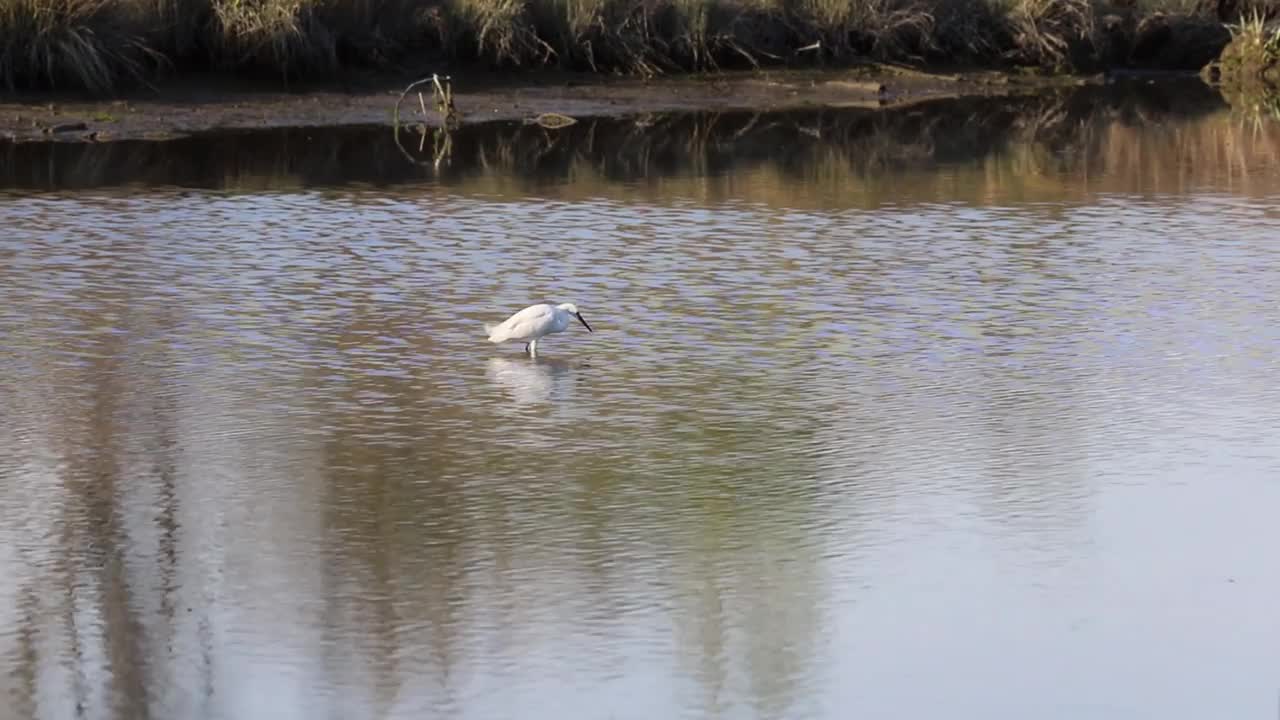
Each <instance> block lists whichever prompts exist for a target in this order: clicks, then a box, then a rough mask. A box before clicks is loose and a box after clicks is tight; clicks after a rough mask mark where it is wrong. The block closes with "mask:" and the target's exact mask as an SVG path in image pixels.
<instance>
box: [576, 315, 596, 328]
mask: <svg viewBox="0 0 1280 720" xmlns="http://www.w3.org/2000/svg"><path fill="white" fill-rule="evenodd" d="M574 315H575V316H577V318H578V322H580V323H582V327H584V328H586V329H587V332H595V330H592V329H591V326H590V325H588V324H587V321H586V320H585V319H584V318H583V317H582V313H574Z"/></svg>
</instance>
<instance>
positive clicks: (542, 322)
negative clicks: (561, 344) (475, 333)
mask: <svg viewBox="0 0 1280 720" xmlns="http://www.w3.org/2000/svg"><path fill="white" fill-rule="evenodd" d="M574 318H577V319H578V322H580V323H582V326H583V327H585V328H586V329H587V332H595V331H594V330H592V329H591V326H590V325H588V324H587V321H586V320H585V319H583V317H582V313H580V312H578V306H577V305H574V304H573V303H560V304H559V305H552V304H550V303H538V304H537V305H530V306H529V307H527V308H525V309H523V310H521V311H520V312H518V313H516V314H514V315H512V316H511V317H509V318H507V319H506V320H503V321H502V322H500V323H498V324H497V325H490V324H487V323H486V324H485V326H484V329H485V332H486V333H488V334H489V342H491V343H504V342H507V341H509V340H516V341H519V342H523V343H525V350H528V351H529V354H530V355H532V356H534V357H537V356H538V340H540V339H542V338H543V337H545V336H547V335H551V334H553V333H558V332H564V331H565V330H567V329H568V328H569V325H570V323H571V322H572V321H573V319H574Z"/></svg>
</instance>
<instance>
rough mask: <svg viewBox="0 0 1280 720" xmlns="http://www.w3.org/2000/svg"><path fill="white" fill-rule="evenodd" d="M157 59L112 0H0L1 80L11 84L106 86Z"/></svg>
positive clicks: (133, 75) (133, 76)
mask: <svg viewBox="0 0 1280 720" xmlns="http://www.w3.org/2000/svg"><path fill="white" fill-rule="evenodd" d="M149 59H155V53H154V52H152V51H151V50H150V49H149V48H148V47H147V45H146V44H145V42H144V41H143V39H142V37H141V36H140V35H138V34H135V33H133V32H131V31H130V28H129V27H128V23H127V21H126V20H125V18H122V17H121V13H120V12H119V7H118V5H117V4H116V3H113V2H112V0H0V80H3V82H4V85H5V87H6V88H8V89H10V90H15V89H26V88H64V87H71V88H79V89H85V90H89V91H91V92H97V93H102V92H108V91H110V90H112V89H114V88H115V87H116V85H117V83H118V81H120V80H122V79H138V78H140V77H141V76H142V73H143V71H144V69H145V68H144V63H145V62H146V61H147V60H149Z"/></svg>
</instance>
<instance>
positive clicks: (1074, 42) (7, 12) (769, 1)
mask: <svg viewBox="0 0 1280 720" xmlns="http://www.w3.org/2000/svg"><path fill="white" fill-rule="evenodd" d="M1117 2H1118V0H1117ZM1162 2H1167V3H1169V5H1168V7H1169V8H1177V9H1179V10H1185V9H1186V8H1185V6H1186V5H1187V0H1148V1H1147V2H1145V3H1143V4H1142V5H1140V6H1134V5H1133V4H1132V3H1126V4H1124V5H1123V6H1118V7H1119V9H1116V8H1108V7H1106V6H1104V5H1100V4H1099V1H1098V0H0V48H2V49H0V82H2V83H3V84H4V85H5V86H6V87H7V88H8V89H10V90H12V89H17V88H37V87H57V88H81V89H86V90H90V91H95V92H109V91H111V90H113V89H116V88H117V87H119V86H120V84H121V83H122V82H132V81H136V80H139V79H146V78H150V77H152V76H153V75H154V73H155V72H156V71H157V70H160V69H162V68H166V67H172V68H179V69H183V68H188V69H223V70H232V71H238V72H244V73H247V74H250V75H265V76H277V77H282V78H294V77H306V76H310V77H321V78H322V77H325V76H329V75H332V74H334V73H336V72H337V71H339V70H342V69H344V68H350V67H378V66H385V65H388V64H390V63H395V62H400V61H407V60H412V61H414V62H417V63H419V64H421V63H422V62H425V61H441V60H443V61H449V62H452V63H460V64H461V63H480V64H484V65H489V66H496V67H540V66H551V67H558V68H565V69H580V70H593V71H597V72H617V73H638V74H644V75H654V74H658V73H665V72H678V71H686V70H694V71H697V70H708V69H716V68H729V67H753V66H765V65H774V66H779V65H795V64H799V63H814V62H820V63H826V64H847V63H849V62H851V61H854V60H856V59H859V58H865V57H871V58H876V59H880V60H897V61H916V62H948V63H957V64H973V65H985V66H997V65H1006V64H1014V65H1023V66H1040V67H1046V68H1055V69H1078V68H1080V67H1083V66H1086V65H1088V64H1089V63H1090V62H1095V64H1096V61H1097V58H1098V56H1099V53H1100V51H1099V47H1100V43H1099V42H1098V37H1097V35H1098V31H1097V25H1098V23H1097V22H1096V20H1095V18H1096V17H1099V14H1100V13H1104V12H1105V13H1110V14H1111V15H1114V13H1121V14H1124V13H1128V16H1129V17H1130V18H1131V19H1132V18H1133V17H1134V16H1135V14H1149V13H1156V12H1159V11H1160V8H1161V7H1162V6H1161V5H1159V3H1162ZM1193 11H1194V9H1193ZM1204 21H1205V22H1206V23H1212V24H1215V25H1217V24H1218V23H1217V20H1216V19H1213V18H1210V17H1208V16H1207V15H1206V16H1204ZM1136 25H1137V22H1136V21H1135V22H1130V23H1129V26H1131V27H1133V26H1136ZM803 48H807V49H809V51H808V52H800V50H801V49H803Z"/></svg>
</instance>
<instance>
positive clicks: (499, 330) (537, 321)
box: [491, 305, 555, 339]
mask: <svg viewBox="0 0 1280 720" xmlns="http://www.w3.org/2000/svg"><path fill="white" fill-rule="evenodd" d="M554 320H555V312H554V311H553V309H552V307H551V306H550V305H530V306H529V307H527V308H525V309H523V310H521V311H520V312H518V313H516V314H515V315H512V316H511V317H509V318H507V319H506V320H504V321H502V324H501V325H499V326H498V327H496V328H494V329H493V332H492V333H491V335H492V336H493V337H500V338H502V339H520V338H526V337H531V336H533V335H537V334H538V333H539V331H541V330H542V329H543V328H545V327H546V326H547V325H548V324H550V323H551V322H553V321H554Z"/></svg>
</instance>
